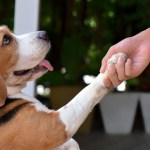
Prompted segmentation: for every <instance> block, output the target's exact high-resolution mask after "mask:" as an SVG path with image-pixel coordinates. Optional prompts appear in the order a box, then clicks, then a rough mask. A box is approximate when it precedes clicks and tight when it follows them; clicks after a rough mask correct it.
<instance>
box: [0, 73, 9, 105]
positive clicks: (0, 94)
mask: <svg viewBox="0 0 150 150" xmlns="http://www.w3.org/2000/svg"><path fill="white" fill-rule="evenodd" d="M6 98H7V88H6V85H5V82H4V80H3V78H2V77H1V75H0V106H3V105H4V104H5V100H6Z"/></svg>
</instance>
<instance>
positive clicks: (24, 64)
mask: <svg viewBox="0 0 150 150" xmlns="http://www.w3.org/2000/svg"><path fill="white" fill-rule="evenodd" d="M13 37H14V39H15V40H16V43H17V54H18V59H17V62H16V64H15V67H14V68H13V70H12V71H11V73H10V75H9V76H8V78H7V80H6V84H7V92H8V95H13V94H16V93H18V92H20V91H21V89H22V88H23V87H24V86H26V83H27V82H28V81H31V80H35V79H37V78H39V77H40V76H42V75H43V74H44V73H46V72H47V71H48V70H50V71H52V70H53V67H52V66H51V64H50V63H49V62H48V61H47V60H45V59H44V58H45V56H46V54H47V53H48V51H49V49H50V41H49V38H48V34H47V33H46V32H45V31H38V32H33V33H28V34H24V35H19V36H17V35H14V34H13Z"/></svg>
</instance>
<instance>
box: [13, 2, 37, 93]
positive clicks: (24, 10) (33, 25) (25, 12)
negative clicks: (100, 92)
mask: <svg viewBox="0 0 150 150" xmlns="http://www.w3.org/2000/svg"><path fill="white" fill-rule="evenodd" d="M39 9H40V0H15V22H14V33H15V34H18V35H19V34H24V33H28V32H34V31H37V30H38V23H39ZM34 88H35V82H30V83H29V84H28V86H27V87H26V88H25V89H24V90H23V92H24V93H27V94H28V95H30V96H34Z"/></svg>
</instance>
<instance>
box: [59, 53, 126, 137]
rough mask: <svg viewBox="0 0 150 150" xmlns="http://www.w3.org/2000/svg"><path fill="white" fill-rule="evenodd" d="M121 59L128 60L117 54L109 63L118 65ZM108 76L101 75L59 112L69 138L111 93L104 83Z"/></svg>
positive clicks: (105, 74)
mask: <svg viewBox="0 0 150 150" xmlns="http://www.w3.org/2000/svg"><path fill="white" fill-rule="evenodd" d="M119 57H124V58H126V55H125V54H123V53H118V54H115V55H113V56H112V57H111V58H110V59H109V61H108V63H114V64H116V63H117V60H118V58H119ZM106 76H107V71H106V72H105V73H104V74H99V75H98V76H97V77H96V79H95V80H94V81H93V82H92V83H91V84H90V85H89V86H87V87H86V88H84V89H83V90H82V91H81V92H80V93H79V94H78V95H77V96H76V97H75V98H73V100H72V101H70V102H69V103H68V104H67V105H66V106H64V107H62V108H61V109H59V110H58V111H59V112H60V119H61V121H62V122H63V123H64V124H65V127H66V133H67V134H68V137H72V136H73V135H74V134H75V132H76V131H77V129H78V128H79V127H80V125H81V124H82V123H83V122H84V120H85V119H86V117H87V116H88V114H89V113H90V112H91V111H92V109H93V107H94V106H95V105H96V104H97V103H99V102H100V100H101V98H102V97H103V96H104V95H105V94H106V93H107V92H108V91H109V90H108V89H107V88H106V87H105V85H104V83H103V79H104V78H105V77H106Z"/></svg>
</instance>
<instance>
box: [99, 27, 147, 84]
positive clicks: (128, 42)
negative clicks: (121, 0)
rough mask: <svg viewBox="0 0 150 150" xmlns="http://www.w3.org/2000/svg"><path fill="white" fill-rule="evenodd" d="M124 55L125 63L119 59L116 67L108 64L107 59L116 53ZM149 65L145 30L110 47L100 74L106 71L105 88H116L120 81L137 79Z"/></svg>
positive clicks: (122, 59)
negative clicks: (125, 55) (107, 75)
mask: <svg viewBox="0 0 150 150" xmlns="http://www.w3.org/2000/svg"><path fill="white" fill-rule="evenodd" d="M119 52H121V53H126V54H127V58H128V59H127V61H125V60H124V58H119V60H118V62H117V64H116V66H114V65H113V64H109V66H107V61H108V59H109V58H110V57H111V56H112V55H113V54H116V53H119ZM149 63H150V29H147V30H145V31H143V32H141V33H139V34H137V35H135V36H133V37H129V38H126V39H124V40H122V41H121V42H119V43H117V44H116V45H114V46H112V47H111V48H110V49H109V51H108V53H107V54H106V56H105V57H104V58H103V60H102V67H101V69H100V72H101V73H103V72H105V70H106V68H107V69H108V74H109V77H108V78H106V79H105V81H104V82H105V84H106V86H109V87H110V85H112V86H114V87H116V86H117V85H119V84H120V83H121V82H122V81H124V80H127V79H130V78H134V77H137V76H138V75H140V74H141V73H142V72H143V71H144V69H145V68H146V67H147V66H148V65H149Z"/></svg>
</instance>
